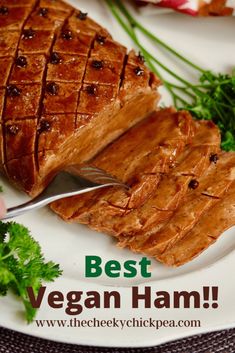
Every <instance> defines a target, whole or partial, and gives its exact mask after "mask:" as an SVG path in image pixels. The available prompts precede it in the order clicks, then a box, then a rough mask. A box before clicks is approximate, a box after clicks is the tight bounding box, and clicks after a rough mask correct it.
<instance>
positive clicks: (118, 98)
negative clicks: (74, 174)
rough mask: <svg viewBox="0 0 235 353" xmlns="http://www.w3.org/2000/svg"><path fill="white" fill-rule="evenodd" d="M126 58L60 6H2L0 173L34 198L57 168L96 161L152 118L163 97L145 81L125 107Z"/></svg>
mask: <svg viewBox="0 0 235 353" xmlns="http://www.w3.org/2000/svg"><path fill="white" fill-rule="evenodd" d="M126 57H127V50H126V48H125V47H123V46H122V45H120V44H119V43H117V42H115V41H113V39H112V37H111V36H110V34H109V33H108V32H107V31H106V30H105V29H104V28H103V27H102V26H100V25H99V24H97V23H96V22H94V21H93V20H92V19H90V18H89V17H88V16H87V14H86V13H85V12H81V11H79V10H74V9H73V8H72V7H71V6H70V5H68V4H66V3H64V2H62V1H60V0H38V1H36V0H1V1H0V116H1V124H2V125H1V133H2V134H3V135H4V137H3V139H2V140H1V143H0V149H1V150H0V169H4V171H5V173H6V174H7V175H8V177H9V178H11V179H12V180H13V181H14V182H15V183H16V184H17V185H18V186H19V187H21V188H23V189H24V190H25V191H27V192H29V193H30V194H31V195H36V194H37V193H39V192H40V191H41V190H42V188H43V187H45V185H46V184H47V183H48V182H49V178H50V177H51V176H53V173H55V172H56V171H57V170H58V169H59V168H61V167H63V166H64V165H65V164H66V163H72V162H73V161H77V162H81V161H83V160H86V159H88V158H91V157H93V156H94V155H95V154H96V153H97V152H98V151H99V150H100V149H102V148H104V147H105V145H106V144H109V143H110V142H111V141H112V140H113V139H115V138H117V137H118V136H119V135H120V134H121V133H122V132H124V131H125V130H127V129H128V128H129V127H130V126H132V125H133V124H135V123H136V122H138V121H139V120H141V119H143V118H144V117H145V116H146V115H148V114H149V113H150V112H151V111H153V110H154V106H155V103H156V101H157V99H158V94H157V92H156V91H155V90H154V89H153V87H150V85H149V82H147V81H146V85H145V86H144V85H143V84H142V83H141V84H140V82H138V80H137V81H136V83H135V85H136V88H137V89H136V92H135V93H133V94H131V95H130V96H129V97H127V99H126V102H124V100H123V97H124V95H125V94H124V92H123V87H122V81H123V79H124V78H125V77H124V76H125V75H124V67H125V65H126V61H125V60H124V59H125V58H126ZM145 70H146V72H147V71H148V70H147V69H145ZM132 84H133V83H132ZM138 87H139V88H140V89H138ZM140 96H141V99H140ZM142 97H143V98H142ZM138 101H140V102H142V103H141V104H143V106H141V107H139V108H138V109H137V108H135V106H137V102H138ZM145 102H146V104H147V106H144V104H145ZM138 104H140V103H138ZM128 109H132V112H131V113H130V111H128ZM94 141H95V142H94ZM27 163H28V164H27ZM23 166H24V168H25V170H24V172H23V171H22V170H21V169H22V167H23ZM27 175H28V179H27Z"/></svg>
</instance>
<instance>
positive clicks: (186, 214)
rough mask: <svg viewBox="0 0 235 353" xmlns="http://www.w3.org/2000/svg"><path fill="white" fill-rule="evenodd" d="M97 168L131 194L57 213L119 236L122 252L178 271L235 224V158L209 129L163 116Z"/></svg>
mask: <svg viewBox="0 0 235 353" xmlns="http://www.w3.org/2000/svg"><path fill="white" fill-rule="evenodd" d="M92 163H93V164H94V165H95V166H97V167H99V168H103V169H105V170H106V171H108V172H109V173H111V174H113V175H115V176H116V177H118V178H119V179H121V180H122V181H123V182H125V183H127V184H128V185H129V186H130V190H128V191H126V190H120V189H117V188H114V187H112V188H108V189H106V190H101V191H95V192H92V193H90V194H86V195H83V196H79V197H73V198H70V199H67V200H60V201H57V202H56V203H54V204H53V205H52V209H53V210H54V211H55V212H57V213H58V214H59V215H60V216H61V217H62V218H63V219H64V220H66V221H69V222H79V223H83V224H87V225H88V226H89V227H91V228H92V229H95V230H97V231H102V232H105V233H107V234H110V235H112V236H114V237H115V238H116V239H117V240H118V244H119V246H121V247H128V248H130V249H131V250H133V251H135V252H140V253H143V254H146V255H150V256H153V257H155V258H156V259H157V260H159V261H161V262H163V263H164V264H166V265H169V266H180V265H182V264H184V263H186V262H188V261H190V260H191V259H193V258H194V257H195V256H197V255H198V254H200V253H201V252H202V251H203V250H205V249H206V248H207V247H208V246H209V245H210V244H212V243H213V242H214V241H215V240H216V239H217V238H218V236H219V235H220V234H221V233H222V232H223V231H224V230H226V229H227V228H229V227H231V226H232V225H233V224H234V223H235V203H234V200H235V198H234V196H235V194H234V193H235V183H234V179H235V153H226V152H222V151H220V133H219V131H218V129H217V127H216V126H215V125H214V124H213V123H212V122H211V121H194V120H193V119H192V118H191V116H190V115H189V114H188V113H186V112H183V111H182V112H176V111H175V110H174V109H164V110H160V111H158V112H155V113H153V114H152V115H151V116H150V117H149V118H147V119H146V120H145V121H143V122H141V123H140V124H138V125H137V126H136V127H134V128H132V129H131V130H129V131H128V132H126V133H125V134H124V135H123V136H122V137H121V138H119V139H118V140H117V141H115V142H114V143H113V144H112V145H110V146H109V147H107V148H106V149H105V150H104V151H103V152H101V153H100V154H99V155H98V156H97V157H96V158H95V159H94V160H93V161H92Z"/></svg>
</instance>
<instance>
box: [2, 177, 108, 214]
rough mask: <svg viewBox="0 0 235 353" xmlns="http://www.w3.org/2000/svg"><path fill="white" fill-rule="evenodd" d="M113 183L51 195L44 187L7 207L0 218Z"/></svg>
mask: <svg viewBox="0 0 235 353" xmlns="http://www.w3.org/2000/svg"><path fill="white" fill-rule="evenodd" d="M112 185H113V184H111V183H110V184H108V183H107V184H103V185H97V186H92V187H86V188H85V187H81V189H80V190H76V191H72V192H66V193H64V194H60V195H51V196H48V194H47V190H46V189H45V190H44V191H43V192H42V193H41V194H40V195H38V196H36V197H35V198H34V199H32V200H29V201H27V202H25V203H23V204H21V205H18V206H14V207H10V208H8V209H7V212H6V214H5V216H4V217H3V218H2V219H1V220H7V219H10V218H13V217H17V216H20V215H22V214H24V213H26V212H30V211H33V210H36V209H38V208H41V207H43V206H46V205H48V204H49V203H51V202H53V201H57V200H59V199H62V198H65V197H70V196H74V195H76V196H77V195H81V194H84V193H86V192H90V191H94V190H97V189H101V188H104V187H107V186H112Z"/></svg>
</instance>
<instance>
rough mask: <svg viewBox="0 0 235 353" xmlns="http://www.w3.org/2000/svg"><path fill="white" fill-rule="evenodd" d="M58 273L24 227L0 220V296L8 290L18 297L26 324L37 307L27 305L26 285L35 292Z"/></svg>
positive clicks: (55, 266)
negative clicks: (43, 282)
mask: <svg viewBox="0 0 235 353" xmlns="http://www.w3.org/2000/svg"><path fill="white" fill-rule="evenodd" d="M61 273H62V272H61V270H60V269H59V265H56V264H54V263H53V262H51V261H49V262H45V259H44V257H43V255H42V251H41V247H40V245H39V244H38V242H37V241H35V240H34V239H33V238H32V236H31V234H30V231H29V230H28V229H27V228H26V227H24V226H23V225H21V224H18V223H14V222H8V223H3V222H0V295H6V294H7V292H8V290H10V289H11V290H13V292H14V293H15V294H17V295H18V296H20V298H21V300H22V301H23V304H24V307H25V312H26V319H27V321H28V323H30V322H31V321H32V320H33V318H34V317H35V314H36V309H34V308H32V306H31V304H30V301H29V299H28V295H27V287H32V288H33V290H34V292H35V295H36V293H37V292H38V289H39V288H40V286H41V284H42V281H53V280H54V279H55V278H56V277H58V276H60V275H61Z"/></svg>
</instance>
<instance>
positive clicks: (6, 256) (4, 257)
mask: <svg viewBox="0 0 235 353" xmlns="http://www.w3.org/2000/svg"><path fill="white" fill-rule="evenodd" d="M13 254H14V251H13V250H12V251H10V252H9V253H8V254H6V255H5V256H3V257H1V258H0V260H1V261H2V260H6V259H7V258H8V257H10V256H12V255H13Z"/></svg>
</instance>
